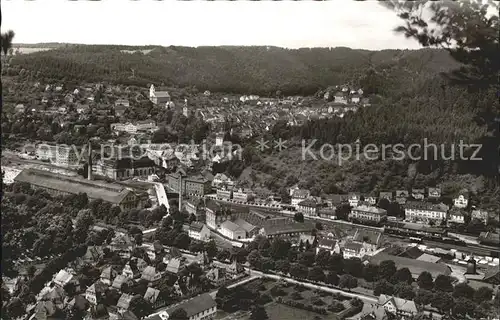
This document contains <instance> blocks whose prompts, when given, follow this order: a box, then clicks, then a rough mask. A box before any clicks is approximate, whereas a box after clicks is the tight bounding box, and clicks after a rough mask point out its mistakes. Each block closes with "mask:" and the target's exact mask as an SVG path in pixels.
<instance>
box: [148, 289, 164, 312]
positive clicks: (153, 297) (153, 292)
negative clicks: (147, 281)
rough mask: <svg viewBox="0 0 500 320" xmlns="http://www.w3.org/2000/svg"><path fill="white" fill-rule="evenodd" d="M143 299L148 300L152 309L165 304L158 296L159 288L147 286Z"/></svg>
mask: <svg viewBox="0 0 500 320" xmlns="http://www.w3.org/2000/svg"><path fill="white" fill-rule="evenodd" d="M144 300H146V301H147V302H149V303H150V304H151V306H152V307H153V309H158V308H160V307H163V306H164V305H165V300H163V299H161V298H160V290H158V289H154V288H151V287H148V289H147V290H146V293H145V294H144Z"/></svg>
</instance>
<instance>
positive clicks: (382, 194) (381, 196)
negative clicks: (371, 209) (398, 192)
mask: <svg viewBox="0 0 500 320" xmlns="http://www.w3.org/2000/svg"><path fill="white" fill-rule="evenodd" d="M379 199H387V200H389V201H392V192H380V194H379Z"/></svg>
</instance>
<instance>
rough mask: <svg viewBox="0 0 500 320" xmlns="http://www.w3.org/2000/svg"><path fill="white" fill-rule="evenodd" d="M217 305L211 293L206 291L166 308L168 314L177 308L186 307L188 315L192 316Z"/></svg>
mask: <svg viewBox="0 0 500 320" xmlns="http://www.w3.org/2000/svg"><path fill="white" fill-rule="evenodd" d="M214 307H217V304H216V303H215V300H214V299H212V297H211V296H210V294H208V293H204V294H201V295H199V296H196V297H194V298H192V299H189V300H185V301H183V302H181V303H180V304H177V305H174V306H172V307H170V308H168V309H167V310H166V312H167V313H168V314H171V313H172V312H174V311H175V310H177V309H180V308H182V309H184V310H185V311H186V313H187V317H188V318H191V317H192V316H194V315H197V314H199V313H201V312H203V311H205V310H208V309H211V308H214Z"/></svg>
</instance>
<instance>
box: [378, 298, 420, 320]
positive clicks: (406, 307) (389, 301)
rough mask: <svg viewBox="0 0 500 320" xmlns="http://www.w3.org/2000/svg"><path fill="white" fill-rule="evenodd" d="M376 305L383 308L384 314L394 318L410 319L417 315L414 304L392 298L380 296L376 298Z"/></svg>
mask: <svg viewBox="0 0 500 320" xmlns="http://www.w3.org/2000/svg"><path fill="white" fill-rule="evenodd" d="M378 304H379V305H380V306H382V307H384V309H385V311H386V312H388V313H391V314H393V315H395V316H407V317H411V316H414V315H416V314H417V313H418V310H417V306H416V305H415V302H413V301H411V300H405V299H401V298H397V297H394V296H389V295H385V294H381V295H380V296H379V298H378Z"/></svg>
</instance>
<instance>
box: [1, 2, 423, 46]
mask: <svg viewBox="0 0 500 320" xmlns="http://www.w3.org/2000/svg"><path fill="white" fill-rule="evenodd" d="M400 22H401V20H400V19H399V18H398V17H397V16H396V15H395V13H394V12H392V11H390V10H388V9H386V8H384V7H383V6H382V5H380V4H379V3H377V2H376V1H373V0H372V1H370V0H369V1H364V2H357V1H353V0H334V1H321V2H316V1H314V2H313V1H307V0H306V1H231V2H230V1H203V0H195V1H176V0H163V1H157V0H139V1H133V0H102V1H88V0H78V1H69V0H33V1H27V0H3V1H2V32H5V31H6V30H9V29H12V30H14V32H15V33H16V36H15V39H14V42H15V43H41V42H64V43H81V44H122V45H162V46H169V45H176V46H195V47H196V46H217V45H271V46H279V47H287V48H299V47H341V46H343V47H350V48H354V49H370V50H380V49H406V48H408V49H417V48H419V45H418V43H417V42H416V41H414V40H411V39H405V37H404V36H402V35H400V34H395V33H394V32H393V29H394V27H396V26H398V25H399V24H400Z"/></svg>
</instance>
